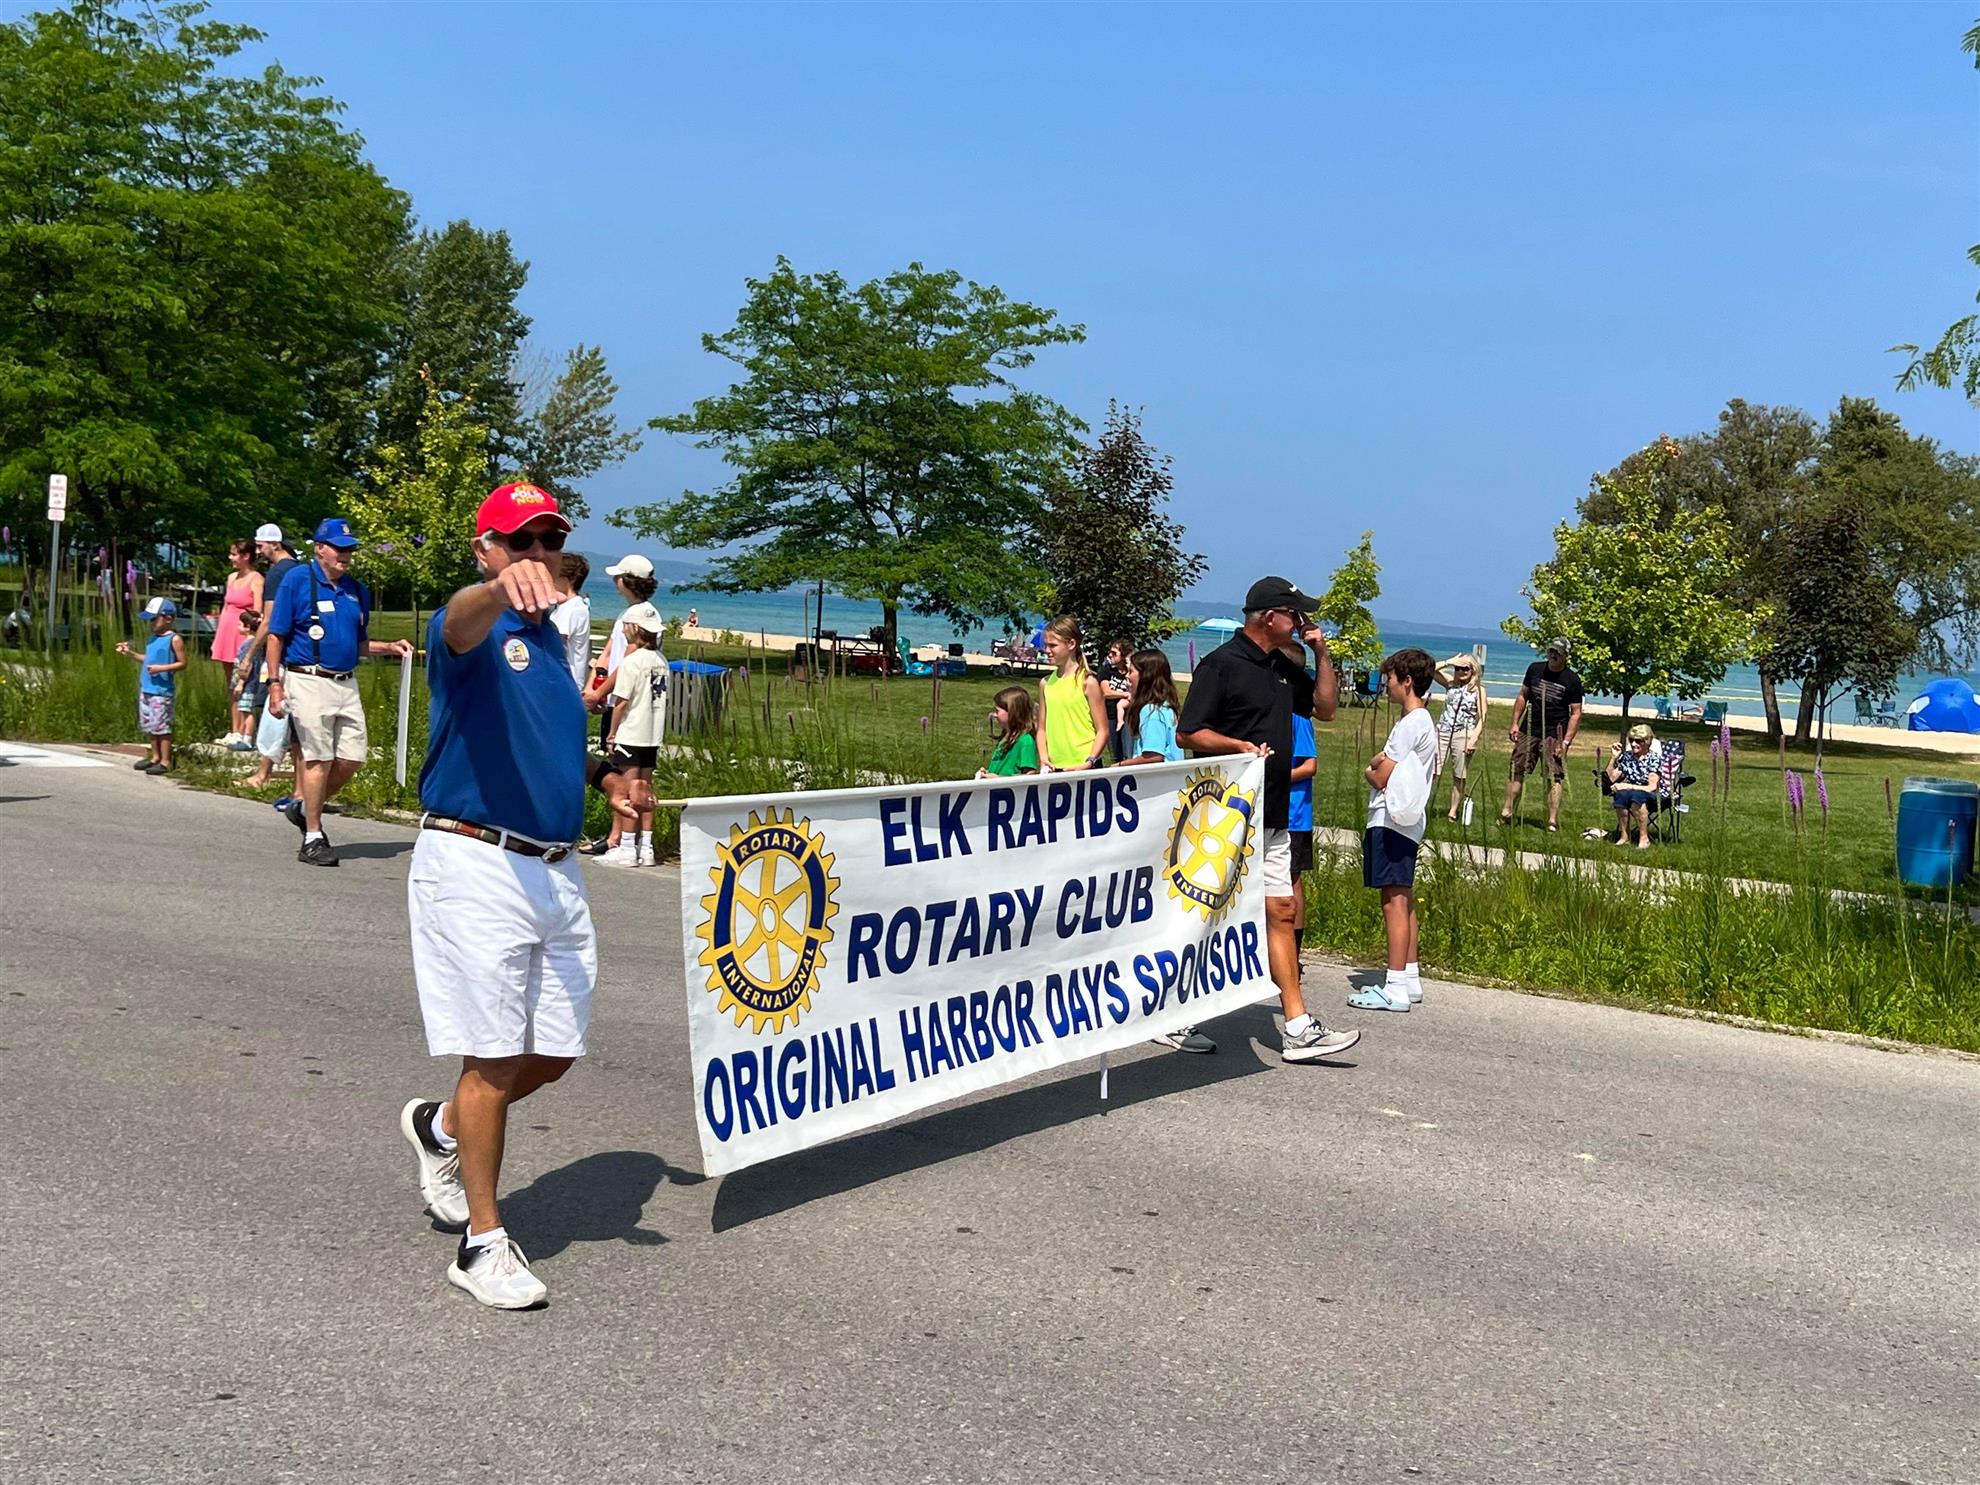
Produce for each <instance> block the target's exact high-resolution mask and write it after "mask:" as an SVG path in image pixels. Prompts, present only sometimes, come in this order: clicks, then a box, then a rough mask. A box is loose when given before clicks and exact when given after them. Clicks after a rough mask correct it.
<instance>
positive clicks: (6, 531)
mask: <svg viewBox="0 0 1980 1485" xmlns="http://www.w3.org/2000/svg"><path fill="white" fill-rule="evenodd" d="M0 542H5V543H6V544H7V545H8V546H12V545H13V544H14V528H13V527H12V526H0Z"/></svg>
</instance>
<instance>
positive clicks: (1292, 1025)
mask: <svg viewBox="0 0 1980 1485" xmlns="http://www.w3.org/2000/svg"><path fill="white" fill-rule="evenodd" d="M1312 1024H1313V1018H1312V1017H1311V1016H1309V1015H1307V1014H1305V1013H1304V1012H1302V1013H1301V1014H1299V1015H1297V1016H1294V1017H1293V1018H1292V1019H1291V1020H1290V1021H1288V1022H1286V1035H1287V1036H1300V1035H1302V1034H1304V1033H1305V1031H1306V1028H1307V1027H1309V1026H1311V1025H1312Z"/></svg>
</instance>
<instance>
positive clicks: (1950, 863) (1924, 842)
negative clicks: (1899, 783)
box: [1897, 778, 1980, 890]
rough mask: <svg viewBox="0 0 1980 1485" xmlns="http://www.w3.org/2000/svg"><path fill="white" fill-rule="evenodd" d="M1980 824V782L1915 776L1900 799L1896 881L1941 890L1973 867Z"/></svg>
mask: <svg viewBox="0 0 1980 1485" xmlns="http://www.w3.org/2000/svg"><path fill="white" fill-rule="evenodd" d="M1976 824H1980V784H1970V783H1968V782H1967V781H1966V780H1964V779H1932V778H1912V779H1906V780H1905V781H1904V791H1903V792H1902V793H1901V794H1899V795H1898V817H1897V869H1898V879H1899V880H1900V881H1903V882H1908V883H1910V884H1911V885H1912V886H1914V887H1930V888H1937V889H1940V890H1943V889H1944V888H1946V887H1953V886H1957V885H1959V884H1960V883H1961V882H1963V881H1965V880H1966V876H1967V873H1968V872H1970V871H1971V870H1972V869H1973V846H1974V829H1975V826H1976Z"/></svg>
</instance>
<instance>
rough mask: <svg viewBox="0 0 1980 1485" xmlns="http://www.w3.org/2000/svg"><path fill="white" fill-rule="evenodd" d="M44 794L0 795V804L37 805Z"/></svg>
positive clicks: (44, 797)
mask: <svg viewBox="0 0 1980 1485" xmlns="http://www.w3.org/2000/svg"><path fill="white" fill-rule="evenodd" d="M46 798H48V796H47V795H46V794H0V804H39V803H40V802H41V801H42V800H44V799H46Z"/></svg>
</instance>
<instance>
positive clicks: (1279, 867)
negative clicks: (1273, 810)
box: [1261, 825, 1293, 897]
mask: <svg viewBox="0 0 1980 1485" xmlns="http://www.w3.org/2000/svg"><path fill="white" fill-rule="evenodd" d="M1261 844H1262V845H1263V847H1264V849H1263V851H1262V852H1261V854H1262V855H1263V856H1264V858H1265V872H1264V876H1265V895H1266V896H1267V897H1291V896H1292V895H1293V877H1292V832H1291V831H1290V830H1274V829H1272V828H1271V826H1269V825H1268V826H1266V827H1265V839H1264V841H1263V842H1262V843H1261Z"/></svg>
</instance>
